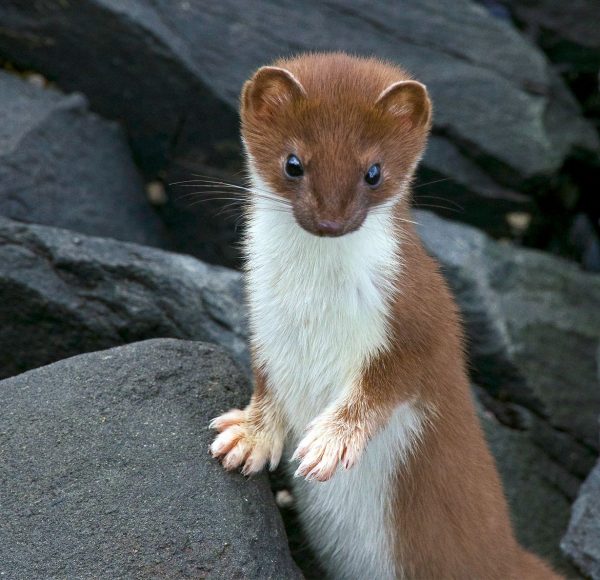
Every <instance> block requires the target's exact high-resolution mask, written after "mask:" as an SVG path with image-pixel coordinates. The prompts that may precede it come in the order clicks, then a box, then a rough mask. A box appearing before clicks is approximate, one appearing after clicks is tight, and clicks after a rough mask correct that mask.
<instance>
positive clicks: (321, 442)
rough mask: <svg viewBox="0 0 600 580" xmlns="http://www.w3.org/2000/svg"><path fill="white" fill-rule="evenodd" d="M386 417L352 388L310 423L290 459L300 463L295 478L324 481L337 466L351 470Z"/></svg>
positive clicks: (385, 420)
mask: <svg viewBox="0 0 600 580" xmlns="http://www.w3.org/2000/svg"><path fill="white" fill-rule="evenodd" d="M388 417H389V412H387V411H386V410H385V409H384V408H381V406H380V405H378V404H377V403H375V402H374V401H372V400H370V399H369V397H368V396H366V393H365V392H364V391H363V390H362V389H361V388H360V387H355V388H354V389H352V390H351V391H350V393H349V394H348V395H347V396H345V397H343V398H342V400H340V401H339V402H337V403H336V404H334V405H332V406H331V407H330V408H328V409H327V410H326V411H325V412H324V413H322V414H321V415H319V416H318V417H317V418H316V419H314V421H312V422H311V423H310V425H309V426H308V428H307V430H306V434H305V436H304V438H303V439H302V440H301V441H300V443H299V444H298V447H297V449H296V451H295V452H294V455H293V457H292V459H296V460H299V461H300V465H299V466H298V469H297V470H296V473H295V474H294V475H295V476H296V477H304V478H305V479H306V480H308V481H311V480H316V481H327V480H328V479H331V477H333V475H334V473H335V472H336V469H337V467H338V465H340V464H341V465H342V466H343V467H344V468H345V469H350V468H351V467H352V466H353V465H355V464H356V463H357V461H358V460H359V459H360V456H361V455H362V453H363V451H364V450H365V447H366V446H367V443H368V442H369V440H370V439H371V438H372V437H373V435H374V434H375V433H376V432H377V431H378V430H379V429H380V428H381V427H382V426H383V425H384V424H385V423H386V422H387V419H388Z"/></svg>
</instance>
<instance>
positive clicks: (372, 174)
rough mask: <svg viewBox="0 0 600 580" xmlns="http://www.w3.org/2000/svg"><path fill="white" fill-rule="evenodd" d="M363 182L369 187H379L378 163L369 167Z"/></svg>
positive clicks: (379, 167) (379, 169)
mask: <svg viewBox="0 0 600 580" xmlns="http://www.w3.org/2000/svg"><path fill="white" fill-rule="evenodd" d="M365 181H366V182H367V184H368V185H370V186H371V187H376V186H377V185H379V182H380V181H381V166H380V165H379V163H375V165H371V167H369V170H368V171H367V172H366V173H365Z"/></svg>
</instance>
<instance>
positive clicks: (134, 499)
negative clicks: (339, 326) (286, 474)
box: [0, 340, 301, 580]
mask: <svg viewBox="0 0 600 580" xmlns="http://www.w3.org/2000/svg"><path fill="white" fill-rule="evenodd" d="M248 388H249V387H248V384H247V382H246V379H245V378H244V376H243V374H242V373H241V371H239V370H238V369H237V368H236V367H235V365H234V364H233V362H232V361H231V359H230V358H228V357H227V356H226V355H225V354H224V353H223V351H222V350H220V349H218V348H216V347H215V346H213V345H206V344H199V343H191V342H183V341H176V340H152V341H147V342H143V343H137V344H132V345H128V346H125V347H121V348H116V349H112V350H108V351H102V352H96V353H92V354H86V355H82V356H78V357H75V358H71V359H67V360H63V361H60V362H58V363H56V364H53V365H51V366H48V367H43V368H41V369H36V370H34V371H31V372H28V373H25V374H23V375H20V376H18V377H14V378H12V379H8V380H5V381H2V383H1V384H0V425H2V427H1V432H0V442H1V449H2V461H1V462H0V481H1V485H0V519H1V520H2V526H1V527H0V575H2V576H3V577H5V578H214V579H215V580H216V579H221V578H240V579H248V580H259V579H260V580H262V579H269V578H270V579H274V580H279V579H287V578H301V576H300V573H299V572H298V570H297V568H296V566H295V564H294V563H293V561H292V560H291V557H290V554H289V549H288V546H287V541H286V537H285V532H284V530H283V525H282V522H281V518H280V515H279V513H278V510H277V507H276V506H275V502H274V500H273V496H272V494H271V491H270V488H269V484H268V480H267V477H266V476H264V475H261V476H258V477H254V478H252V479H245V478H244V477H243V476H241V475H240V474H239V473H227V472H225V471H224V470H223V469H222V467H221V466H220V465H219V464H218V462H217V461H215V460H213V459H212V458H211V457H210V455H209V454H208V453H207V449H208V445H209V442H210V440H211V439H212V437H213V434H212V433H211V432H210V431H209V429H208V428H207V422H208V421H209V419H210V418H212V417H214V416H215V415H216V414H218V413H221V412H222V411H224V410H225V409H228V408H230V407H232V406H239V405H243V404H244V403H245V402H246V401H247V399H248V397H249V390H248Z"/></svg>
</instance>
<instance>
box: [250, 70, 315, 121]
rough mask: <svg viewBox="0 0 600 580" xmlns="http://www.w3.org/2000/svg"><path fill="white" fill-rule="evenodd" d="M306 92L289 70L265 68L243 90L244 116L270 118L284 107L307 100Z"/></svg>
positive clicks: (257, 72)
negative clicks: (296, 101)
mask: <svg viewBox="0 0 600 580" xmlns="http://www.w3.org/2000/svg"><path fill="white" fill-rule="evenodd" d="M306 96H307V95H306V90H305V89H304V87H303V86H302V84H301V83H300V81H299V80H298V79H297V78H296V77H295V76H294V75H293V74H292V73H291V72H290V71H288V70H286V69H284V68H280V67H277V66H263V67H262V68H259V69H258V70H257V71H256V73H255V74H254V76H253V77H252V78H251V79H250V80H249V81H246V83H245V84H244V88H243V89H242V98H241V101H242V103H241V104H242V115H248V114H252V115H255V116H256V117H263V118H265V117H269V116H270V115H272V114H273V113H275V112H276V111H277V109H279V108H280V107H281V106H282V105H284V104H289V103H291V102H293V101H295V100H298V99H303V98H306Z"/></svg>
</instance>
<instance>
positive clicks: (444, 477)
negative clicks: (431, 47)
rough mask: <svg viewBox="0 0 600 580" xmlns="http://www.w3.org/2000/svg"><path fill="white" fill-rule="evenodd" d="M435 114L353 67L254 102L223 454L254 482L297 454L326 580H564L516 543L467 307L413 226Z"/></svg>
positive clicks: (307, 61) (285, 72)
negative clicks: (466, 336)
mask: <svg viewBox="0 0 600 580" xmlns="http://www.w3.org/2000/svg"><path fill="white" fill-rule="evenodd" d="M431 111H432V109H431V103H430V100H429V97H428V93H427V90H426V88H425V86H424V85H422V84H421V83H419V82H417V81H415V80H412V79H411V77H410V76H409V75H408V74H407V73H406V72H404V71H403V70H401V69H400V68H397V67H396V66H393V65H391V64H388V63H385V62H381V61H379V60H376V59H372V58H356V57H351V56H348V55H345V54H340V53H336V54H307V55H301V56H299V57H297V58H292V59H289V60H279V61H277V62H276V63H275V64H274V65H273V66H267V67H263V68H261V69H259V70H258V71H257V72H256V73H255V74H254V76H253V77H252V78H251V79H250V80H249V81H247V82H246V84H245V85H244V87H243V91H242V95H241V119H242V136H243V142H244V146H245V150H246V154H247V162H248V171H249V175H250V177H251V182H252V195H251V201H250V208H249V210H248V227H247V234H246V240H245V256H246V282H247V296H248V304H249V313H250V314H249V315H250V334H251V338H250V343H251V351H252V355H253V368H254V374H255V389H254V394H253V396H252V399H251V401H250V404H249V405H248V406H247V407H246V408H245V409H243V410H237V409H236V410H232V411H229V412H227V413H225V414H224V415H222V416H220V417H218V418H216V419H214V420H213V422H212V424H211V426H212V427H213V428H215V429H216V430H217V431H219V432H220V433H219V434H218V436H217V437H216V439H215V440H214V443H213V444H212V446H211V451H212V454H213V455H214V456H215V457H218V458H220V459H221V461H222V463H223V466H224V467H225V468H226V469H236V468H240V467H241V470H242V472H243V473H244V474H252V473H255V472H258V471H260V470H262V469H263V468H264V467H265V466H266V465H267V464H268V466H269V467H270V468H271V469H273V468H275V467H276V466H277V464H278V463H279V461H280V459H281V456H282V453H283V452H284V446H285V447H286V449H287V447H288V446H289V448H290V449H291V450H293V455H292V457H291V461H293V462H295V464H294V465H295V466H296V471H295V476H296V477H295V478H294V487H295V495H296V497H297V502H298V508H299V513H300V517H301V521H302V523H303V526H304V528H305V532H306V534H307V536H308V538H309V541H310V543H311V545H312V547H313V548H314V549H315V550H316V552H317V553H318V554H319V556H320V558H321V560H322V562H323V564H324V566H325V567H326V569H327V570H328V573H329V575H330V576H331V577H332V578H344V579H351V580H366V579H369V580H371V579H373V580H375V579H377V580H383V579H388V578H412V579H419V580H423V579H425V580H429V579H435V580H440V579H445V578H452V579H459V580H465V579H485V580H488V579H498V580H507V579H515V580H529V579H548V578H558V576H557V575H556V574H555V573H554V572H552V570H551V569H550V568H549V567H548V566H547V565H546V564H544V563H543V562H542V561H541V560H540V559H538V558H537V557H536V556H534V555H533V554H531V553H529V552H527V551H525V550H524V549H523V548H521V547H520V546H519V545H518V543H517V541H516V539H515V536H514V533H513V530H512V527H511V523H510V519H509V514H508V508H507V503H506V500H505V498H504V494H503V490H502V486H501V483H500V480H499V477H498V473H497V471H496V467H495V465H494V461H493V459H492V457H491V455H490V452H489V450H488V448H487V445H486V442H485V440H484V436H483V433H482V429H481V427H480V425H479V422H478V419H477V416H476V412H475V408H474V405H473V401H472V398H471V393H470V390H469V381H468V378H467V372H466V364H465V354H464V340H463V331H462V329H461V322H460V317H459V315H458V313H457V307H456V304H455V302H454V300H453V298H452V296H451V295H450V292H449V291H448V288H447V286H446V284H445V282H444V280H443V278H442V276H441V275H440V271H439V267H438V265H437V263H436V262H435V261H434V260H433V259H432V258H431V257H430V256H429V255H427V253H426V252H425V251H424V249H423V247H422V245H421V242H420V240H419V238H418V236H417V234H416V232H415V228H414V222H413V221H412V220H411V213H410V201H411V193H410V184H411V180H412V178H413V175H414V172H415V167H416V165H417V163H418V161H419V159H420V158H421V156H422V154H423V150H424V147H425V143H426V139H427V135H428V133H429V130H430V126H431Z"/></svg>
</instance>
